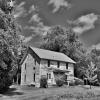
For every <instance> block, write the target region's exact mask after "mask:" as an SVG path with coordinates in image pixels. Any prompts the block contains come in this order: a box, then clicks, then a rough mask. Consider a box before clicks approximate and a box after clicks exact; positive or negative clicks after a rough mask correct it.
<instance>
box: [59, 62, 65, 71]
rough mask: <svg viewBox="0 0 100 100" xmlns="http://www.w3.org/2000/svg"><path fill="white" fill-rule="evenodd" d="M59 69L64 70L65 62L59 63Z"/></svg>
mask: <svg viewBox="0 0 100 100" xmlns="http://www.w3.org/2000/svg"><path fill="white" fill-rule="evenodd" d="M59 68H60V69H62V70H66V63H65V62H60V67H59Z"/></svg>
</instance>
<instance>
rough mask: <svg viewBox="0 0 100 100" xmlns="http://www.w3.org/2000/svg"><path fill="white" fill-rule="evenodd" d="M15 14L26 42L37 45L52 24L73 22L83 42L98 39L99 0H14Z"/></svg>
mask: <svg viewBox="0 0 100 100" xmlns="http://www.w3.org/2000/svg"><path fill="white" fill-rule="evenodd" d="M17 4H18V7H17V12H16V15H15V16H16V18H17V19H18V22H19V23H20V24H21V25H22V27H23V34H22V35H24V36H26V37H27V38H26V41H28V44H29V45H32V46H39V44H40V43H41V37H42V35H43V33H44V32H45V31H47V30H48V29H49V28H50V27H51V26H53V25H62V26H65V27H66V25H67V21H69V22H71V23H74V24H75V25H74V27H73V30H74V31H75V32H76V34H77V33H78V34H79V37H80V40H81V41H82V42H83V43H84V45H85V46H87V47H90V46H92V45H97V44H99V42H100V16H99V15H100V0H18V1H17Z"/></svg>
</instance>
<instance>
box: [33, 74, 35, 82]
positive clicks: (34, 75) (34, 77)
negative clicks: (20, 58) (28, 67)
mask: <svg viewBox="0 0 100 100" xmlns="http://www.w3.org/2000/svg"><path fill="white" fill-rule="evenodd" d="M33 78H34V82H35V73H34V76H33Z"/></svg>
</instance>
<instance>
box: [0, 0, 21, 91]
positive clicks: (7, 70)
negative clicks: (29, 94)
mask: <svg viewBox="0 0 100 100" xmlns="http://www.w3.org/2000/svg"><path fill="white" fill-rule="evenodd" d="M13 11H14V6H13V5H12V0H0V92H1V91H2V90H6V89H8V87H9V86H10V85H11V84H12V78H13V75H14V74H15V73H16V69H17V68H18V52H19V50H20V49H19V48H20V47H21V41H20V36H19V35H18V32H19V28H18V24H17V23H16V20H15V18H14V15H13Z"/></svg>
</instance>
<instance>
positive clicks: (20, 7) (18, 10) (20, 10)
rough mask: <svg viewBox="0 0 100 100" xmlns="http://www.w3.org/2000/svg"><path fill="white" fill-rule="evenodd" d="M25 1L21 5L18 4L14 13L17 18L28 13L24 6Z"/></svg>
mask: <svg viewBox="0 0 100 100" xmlns="http://www.w3.org/2000/svg"><path fill="white" fill-rule="evenodd" d="M24 5H25V2H21V3H20V4H19V5H17V6H16V11H15V14H14V17H15V18H18V17H21V16H25V15H26V10H25V8H24Z"/></svg>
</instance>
